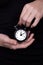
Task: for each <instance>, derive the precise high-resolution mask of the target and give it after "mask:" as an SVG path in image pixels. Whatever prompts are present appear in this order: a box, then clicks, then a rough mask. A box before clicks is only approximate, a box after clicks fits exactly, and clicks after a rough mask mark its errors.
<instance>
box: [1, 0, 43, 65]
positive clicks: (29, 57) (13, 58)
mask: <svg viewBox="0 0 43 65" xmlns="http://www.w3.org/2000/svg"><path fill="white" fill-rule="evenodd" d="M29 2H32V0H9V1H8V2H7V4H5V5H4V6H3V5H2V4H1V5H0V33H3V34H7V35H8V36H10V37H11V38H14V25H16V24H17V23H18V20H19V16H20V13H21V11H22V9H23V6H24V5H25V4H26V3H29ZM42 28H43V18H42V19H41V20H40V23H39V24H38V26H37V27H35V28H34V29H33V30H32V31H33V32H34V33H35V38H36V41H35V42H34V43H33V44H32V45H31V46H30V47H28V48H27V49H20V50H10V49H7V48H3V47H0V65H2V64H3V65H8V64H9V65H18V64H19V65H21V64H26V65H27V64H28V65H30V64H32V65H35V64H36V65H39V64H41V65H42V61H43V60H42V59H43V53H42V52H43V30H42Z"/></svg>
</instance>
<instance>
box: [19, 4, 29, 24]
mask: <svg viewBox="0 0 43 65" xmlns="http://www.w3.org/2000/svg"><path fill="white" fill-rule="evenodd" d="M29 8H30V5H28V4H26V5H25V6H24V8H23V10H22V13H21V15H20V20H19V22H18V24H22V23H21V22H23V19H22V18H23V16H24V14H25V13H26V12H27V10H28V9H29Z"/></svg>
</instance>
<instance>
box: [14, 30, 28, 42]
mask: <svg viewBox="0 0 43 65" xmlns="http://www.w3.org/2000/svg"><path fill="white" fill-rule="evenodd" d="M26 37H27V33H26V31H25V30H23V29H19V30H17V31H16V32H15V38H16V39H17V40H18V41H23V40H25V39H26Z"/></svg>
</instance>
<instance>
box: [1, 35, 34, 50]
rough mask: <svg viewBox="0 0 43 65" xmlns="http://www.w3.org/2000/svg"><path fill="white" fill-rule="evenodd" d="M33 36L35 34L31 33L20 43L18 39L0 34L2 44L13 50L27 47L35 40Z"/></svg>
mask: <svg viewBox="0 0 43 65" xmlns="http://www.w3.org/2000/svg"><path fill="white" fill-rule="evenodd" d="M33 36H34V34H31V35H30V37H29V38H28V39H27V40H26V41H25V42H23V43H21V44H19V43H18V42H17V41H16V40H13V39H10V38H9V36H7V35H4V34H0V46H2V47H6V48H9V49H13V50H16V49H20V48H27V47H28V46H30V45H31V44H32V43H33V42H34V40H35V39H34V38H33Z"/></svg>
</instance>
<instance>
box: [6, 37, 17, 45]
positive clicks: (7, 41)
mask: <svg viewBox="0 0 43 65" xmlns="http://www.w3.org/2000/svg"><path fill="white" fill-rule="evenodd" d="M6 43H8V44H12V45H14V44H17V41H16V40H13V39H10V38H9V39H8V40H6Z"/></svg>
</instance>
